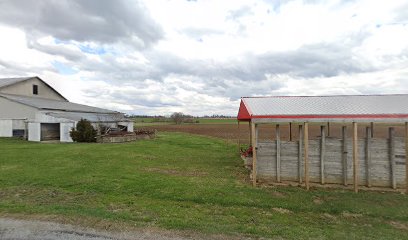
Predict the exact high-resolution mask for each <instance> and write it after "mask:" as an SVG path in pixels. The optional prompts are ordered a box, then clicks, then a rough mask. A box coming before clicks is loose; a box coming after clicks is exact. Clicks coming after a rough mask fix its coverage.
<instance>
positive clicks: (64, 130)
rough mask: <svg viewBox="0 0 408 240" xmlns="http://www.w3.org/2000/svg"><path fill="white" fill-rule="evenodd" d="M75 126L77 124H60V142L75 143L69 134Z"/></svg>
mask: <svg viewBox="0 0 408 240" xmlns="http://www.w3.org/2000/svg"><path fill="white" fill-rule="evenodd" d="M74 126H75V123H73V122H72V123H60V141H61V142H73V141H72V138H71V136H70V135H69V132H70V131H71V129H72V128H73V127H74Z"/></svg>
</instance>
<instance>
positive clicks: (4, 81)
mask: <svg viewBox="0 0 408 240" xmlns="http://www.w3.org/2000/svg"><path fill="white" fill-rule="evenodd" d="M31 78H34V77H18V78H0V88H2V87H6V86H9V85H13V84H15V83H18V82H23V81H25V80H28V79H31Z"/></svg>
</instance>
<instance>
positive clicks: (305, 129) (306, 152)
mask: <svg viewBox="0 0 408 240" xmlns="http://www.w3.org/2000/svg"><path fill="white" fill-rule="evenodd" d="M303 141H304V144H305V146H304V154H303V155H304V158H305V185H306V189H307V190H309V187H310V186H309V123H308V122H305V123H304V127H303Z"/></svg>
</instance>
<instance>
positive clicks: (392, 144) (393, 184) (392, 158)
mask: <svg viewBox="0 0 408 240" xmlns="http://www.w3.org/2000/svg"><path fill="white" fill-rule="evenodd" d="M388 131H389V141H390V151H389V153H390V170H391V171H390V175H391V187H392V188H393V189H396V188H397V181H396V178H395V169H396V168H395V141H394V135H395V134H394V128H393V127H390V128H389V129H388Z"/></svg>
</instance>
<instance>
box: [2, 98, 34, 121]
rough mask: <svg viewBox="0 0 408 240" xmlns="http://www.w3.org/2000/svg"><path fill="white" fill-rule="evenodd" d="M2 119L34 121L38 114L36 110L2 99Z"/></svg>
mask: <svg viewBox="0 0 408 240" xmlns="http://www.w3.org/2000/svg"><path fill="white" fill-rule="evenodd" d="M0 109H1V111H0V118H7V119H26V118H27V119H34V118H35V114H36V113H37V112H38V110H37V109H36V108H33V107H29V106H26V105H24V104H21V103H17V102H13V101H10V100H8V99H6V98H3V97H0Z"/></svg>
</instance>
